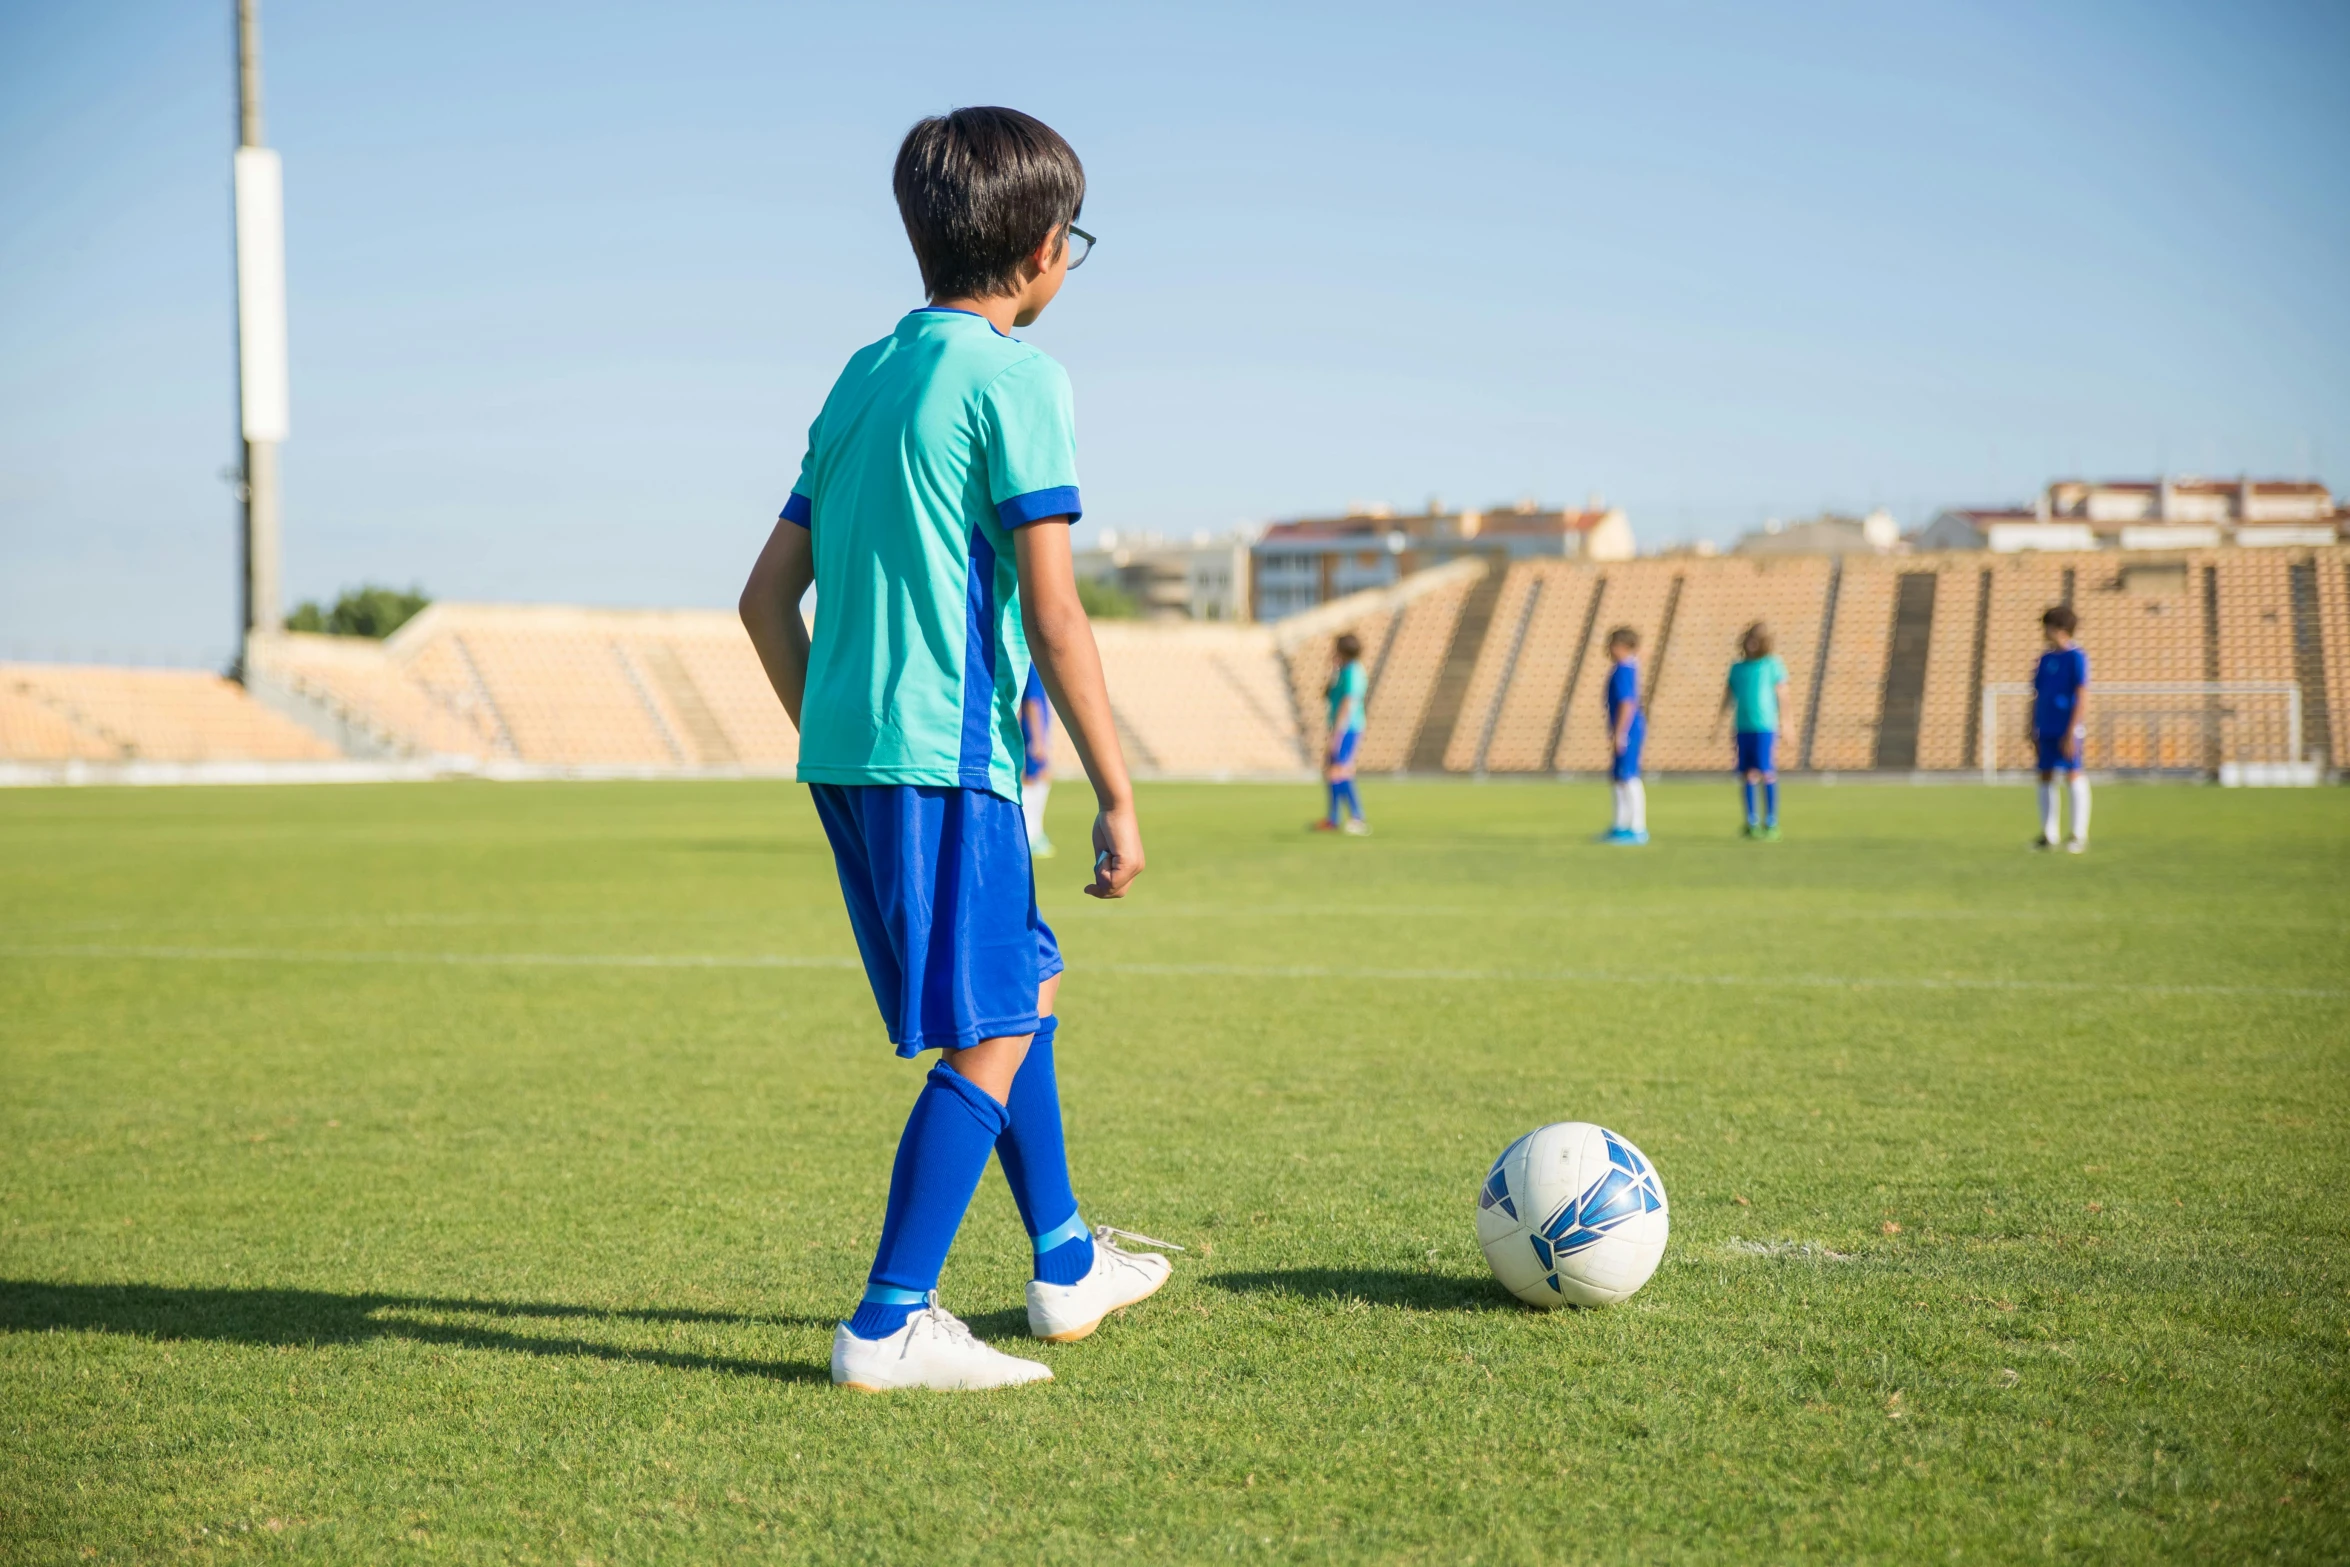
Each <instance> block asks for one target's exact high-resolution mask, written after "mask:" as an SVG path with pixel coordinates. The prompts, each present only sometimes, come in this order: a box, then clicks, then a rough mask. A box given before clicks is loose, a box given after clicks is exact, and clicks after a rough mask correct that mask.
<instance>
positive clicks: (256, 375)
mask: <svg viewBox="0 0 2350 1567" xmlns="http://www.w3.org/2000/svg"><path fill="white" fill-rule="evenodd" d="M235 176H236V177H235V203H236V246H237V402H238V416H239V433H240V435H241V436H242V438H243V441H244V448H245V452H244V456H245V460H244V464H243V466H242V469H241V482H240V484H239V485H238V490H239V493H240V496H241V497H242V499H243V502H244V511H245V517H244V523H245V526H244V582H243V590H244V605H243V611H244V613H243V626H242V631H243V637H242V638H240V640H239V646H238V658H237V667H238V673H239V674H240V675H241V674H242V673H243V670H244V663H245V659H244V647H243V643H244V640H245V639H249V638H251V637H252V636H253V635H254V634H255V633H257V632H258V633H262V634H267V633H270V632H275V631H278V630H280V629H282V628H283V626H284V623H285V621H284V614H283V609H282V597H281V592H280V585H279V575H278V569H279V530H280V516H279V511H278V464H277V455H278V454H277V448H278V443H279V442H281V441H283V440H284V439H285V437H286V424H287V419H286V402H287V397H286V292H285V269H286V261H285V217H284V213H285V206H284V196H283V186H282V181H281V177H280V173H279V166H278V161H277V154H276V153H274V152H271V151H269V150H268V149H267V148H266V147H264V146H263V145H262V140H261V17H260V4H259V0H237V154H236V160H235Z"/></svg>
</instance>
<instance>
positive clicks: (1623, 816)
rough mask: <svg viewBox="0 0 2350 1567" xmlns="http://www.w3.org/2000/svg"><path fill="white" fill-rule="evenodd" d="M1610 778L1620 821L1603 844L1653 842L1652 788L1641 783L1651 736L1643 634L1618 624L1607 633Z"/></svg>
mask: <svg viewBox="0 0 2350 1567" xmlns="http://www.w3.org/2000/svg"><path fill="white" fill-rule="evenodd" d="M1607 656H1608V657H1609V658H1610V659H1612V660H1614V661H1615V667H1614V668H1613V669H1610V670H1609V671H1608V676H1607V739H1608V749H1609V752H1610V753H1611V755H1610V759H1609V762H1608V773H1607V776H1608V780H1609V782H1610V783H1611V784H1612V785H1613V786H1614V792H1615V804H1616V820H1615V825H1614V826H1612V827H1610V828H1609V829H1608V830H1607V832H1606V834H1605V835H1604V836H1603V837H1602V838H1601V839H1600V842H1602V843H1646V842H1647V841H1648V787H1647V785H1645V784H1643V783H1642V782H1641V781H1640V748H1641V746H1642V745H1643V744H1644V743H1646V741H1647V739H1648V715H1647V714H1646V713H1644V712H1642V711H1641V710H1640V633H1639V632H1637V631H1635V630H1633V629H1632V628H1631V627H1630V626H1618V627H1616V629H1615V630H1613V631H1611V632H1609V633H1608V634H1607Z"/></svg>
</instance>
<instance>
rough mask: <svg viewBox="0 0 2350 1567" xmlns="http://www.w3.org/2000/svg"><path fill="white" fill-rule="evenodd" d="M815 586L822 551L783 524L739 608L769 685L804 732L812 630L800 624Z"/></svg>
mask: <svg viewBox="0 0 2350 1567" xmlns="http://www.w3.org/2000/svg"><path fill="white" fill-rule="evenodd" d="M815 580H816V551H815V549H814V547H813V545H812V543H811V541H810V540H809V537H808V530H807V529H805V528H803V527H801V526H800V525H799V524H798V523H796V522H778V523H777V524H776V525H775V531H774V532H773V533H771V534H769V535H768V536H767V547H766V548H765V549H763V550H761V551H759V559H758V560H757V562H756V563H754V564H753V565H752V567H751V579H750V581H748V582H746V583H744V584H743V596H742V602H741V603H740V604H739V605H738V606H737V607H738V608H739V609H740V610H741V611H742V617H743V629H744V630H745V631H748V632H749V633H750V634H751V646H752V647H753V648H755V649H757V650H758V654H759V664H760V667H761V668H763V669H765V670H766V671H767V683H768V684H769V685H771V686H773V687H774V688H775V694H776V696H777V697H779V698H781V699H782V702H783V710H784V712H785V713H787V714H788V715H790V717H791V721H792V727H793V728H794V729H797V728H799V726H800V701H801V699H802V697H804V696H805V695H806V693H807V689H808V626H807V623H806V622H805V621H803V620H801V619H800V600H801V599H803V598H805V597H807V594H808V585H809V584H810V583H812V582H814V581H815Z"/></svg>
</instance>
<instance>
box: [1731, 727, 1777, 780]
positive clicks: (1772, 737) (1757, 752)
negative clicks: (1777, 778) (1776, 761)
mask: <svg viewBox="0 0 2350 1567" xmlns="http://www.w3.org/2000/svg"><path fill="white" fill-rule="evenodd" d="M1737 739H1738V771H1739V772H1740V773H1741V774H1745V773H1775V772H1777V771H1778V768H1777V767H1775V766H1773V765H1772V761H1773V757H1774V754H1775V753H1776V752H1777V751H1778V749H1779V737H1778V735H1777V734H1776V733H1775V732H1773V731H1772V730H1768V729H1749V730H1743V731H1741V732H1740V733H1739V735H1738V737H1737Z"/></svg>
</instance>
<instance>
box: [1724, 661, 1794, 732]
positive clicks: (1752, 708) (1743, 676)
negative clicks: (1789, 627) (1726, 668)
mask: <svg viewBox="0 0 2350 1567" xmlns="http://www.w3.org/2000/svg"><path fill="white" fill-rule="evenodd" d="M1786 678H1787V666H1786V665H1785V664H1782V663H1780V662H1779V655H1778V654H1776V653H1765V654H1764V655H1763V656H1762V657H1760V658H1742V659H1740V660H1739V661H1738V662H1737V663H1735V664H1732V665H1731V666H1730V701H1731V703H1732V705H1733V706H1735V707H1736V708H1737V713H1736V715H1735V716H1736V718H1737V723H1736V724H1735V725H1733V726H1732V727H1734V728H1735V729H1736V730H1737V731H1738V732H1739V733H1740V734H1742V735H1760V734H1772V735H1775V734H1777V733H1778V732H1779V684H1780V682H1781V681H1783V680H1785V679H1786Z"/></svg>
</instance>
